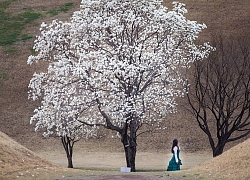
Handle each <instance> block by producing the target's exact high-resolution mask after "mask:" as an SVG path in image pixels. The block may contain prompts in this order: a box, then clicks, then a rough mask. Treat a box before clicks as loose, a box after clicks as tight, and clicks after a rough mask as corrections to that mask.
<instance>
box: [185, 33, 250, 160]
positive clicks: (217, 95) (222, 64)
mask: <svg viewBox="0 0 250 180" xmlns="http://www.w3.org/2000/svg"><path fill="white" fill-rule="evenodd" d="M248 42H249V41H247V40H246V39H244V40H243V39H241V40H238V41H233V40H232V39H231V40H228V41H226V40H225V39H223V38H222V36H219V37H218V36H217V37H216V38H215V41H214V44H213V46H214V47H216V51H214V52H213V53H211V55H210V57H209V58H207V59H206V60H204V61H202V62H198V61H197V62H195V63H194V73H193V75H192V78H191V79H192V80H191V82H190V86H189V87H188V86H187V90H188V93H187V99H188V102H189V105H190V107H191V108H189V110H190V112H191V113H192V114H193V115H194V116H195V118H196V120H197V122H198V124H199V127H200V128H201V129H202V130H203V131H204V132H205V133H206V135H207V137H208V139H209V143H210V146H211V148H212V151H213V156H214V157H215V156H218V155H220V154H222V153H223V149H224V147H225V145H226V143H228V142H231V141H235V140H238V139H241V138H243V137H245V136H247V135H248V134H249V133H250V119H249V117H250V44H249V43H248Z"/></svg>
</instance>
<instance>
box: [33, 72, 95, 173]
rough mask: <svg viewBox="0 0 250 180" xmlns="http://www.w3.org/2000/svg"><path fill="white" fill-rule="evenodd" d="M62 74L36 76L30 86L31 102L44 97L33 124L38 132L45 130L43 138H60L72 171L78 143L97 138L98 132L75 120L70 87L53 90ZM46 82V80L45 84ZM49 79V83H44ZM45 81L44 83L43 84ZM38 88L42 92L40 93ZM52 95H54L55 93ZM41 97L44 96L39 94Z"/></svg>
mask: <svg viewBox="0 0 250 180" xmlns="http://www.w3.org/2000/svg"><path fill="white" fill-rule="evenodd" d="M57 76H59V74H57V73H55V74H50V73H46V74H45V73H40V74H36V73H35V74H34V75H33V78H32V79H31V81H30V84H29V88H30V91H29V98H32V99H33V100H36V99H37V98H38V97H39V96H41V95H42V96H43V99H42V101H41V106H40V107H39V108H37V109H35V111H34V112H35V114H34V115H33V116H32V117H31V119H30V122H31V123H32V122H36V127H35V131H38V130H44V132H43V136H44V137H46V138H47V137H50V136H53V137H55V136H56V137H60V139H61V142H62V144H63V147H64V150H65V152H66V155H67V159H68V168H73V161H72V156H73V147H74V144H75V142H77V141H79V140H80V139H81V138H82V137H88V136H96V128H95V127H88V126H83V125H82V124H81V123H80V122H78V121H76V120H75V118H72V113H74V105H72V104H71V103H70V98H71V97H70V96H68V95H69V94H70V90H71V89H70V86H69V84H66V83H65V85H66V86H65V87H61V88H60V89H57V90H56V91H57V92H55V89H53V90H52V89H51V88H52V87H53V86H54V85H53V81H52V79H54V78H57ZM42 79H43V80H42ZM45 79H47V83H46V84H45V83H42V84H40V83H41V82H42V81H44V80H45ZM41 80H42V81H41ZM38 87H39V89H40V91H41V92H38V91H37V90H38V89H37V88H38ZM52 91H53V93H52ZM40 93H42V94H40Z"/></svg>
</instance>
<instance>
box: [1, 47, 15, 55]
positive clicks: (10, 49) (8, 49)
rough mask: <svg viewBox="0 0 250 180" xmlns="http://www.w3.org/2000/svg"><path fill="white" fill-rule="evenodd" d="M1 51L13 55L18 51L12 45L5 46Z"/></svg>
mask: <svg viewBox="0 0 250 180" xmlns="http://www.w3.org/2000/svg"><path fill="white" fill-rule="evenodd" d="M6 47H7V48H6ZM3 52H4V53H5V54H11V55H15V54H16V53H17V52H18V50H17V48H16V47H14V46H5V49H4V50H3Z"/></svg>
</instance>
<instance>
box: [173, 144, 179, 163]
mask: <svg viewBox="0 0 250 180" xmlns="http://www.w3.org/2000/svg"><path fill="white" fill-rule="evenodd" d="M177 151H178V148H177V147H176V146H175V147H174V157H175V162H176V163H178V162H179V161H178V157H177Z"/></svg>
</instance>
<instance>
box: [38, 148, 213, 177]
mask: <svg viewBox="0 0 250 180" xmlns="http://www.w3.org/2000/svg"><path fill="white" fill-rule="evenodd" d="M37 153H38V154H39V155H40V156H41V157H43V158H45V159H47V160H49V161H51V162H54V163H56V164H59V165H62V166H64V167H67V159H66V155H65V153H64V152H63V151H59V152H58V151H55V152H51V151H50V152H45V151H41V152H37ZM180 156H181V159H182V162H183V166H182V167H181V170H188V169H190V168H191V167H193V166H196V165H198V164H201V163H203V162H205V161H206V160H209V159H211V158H212V156H211V154H210V153H208V152H198V153H185V152H181V154H180ZM170 158H171V154H170V153H169V154H164V153H153V152H138V153H137V156H136V169H137V172H136V173H131V174H130V173H122V172H120V167H124V166H125V164H126V163H125V158H124V154H123V153H122V152H119V153H108V152H75V153H74V155H73V164H74V168H75V169H78V170H79V171H78V173H74V174H73V175H72V174H68V175H65V176H62V178H61V179H64V180H65V179H67V180H82V179H84V180H125V179H126V180H127V179H129V180H130V179H131V180H163V179H164V180H181V179H183V178H182V176H180V175H178V174H177V175H176V174H175V173H172V172H167V171H166V167H167V165H168V161H169V159H170ZM57 179H58V178H57Z"/></svg>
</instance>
